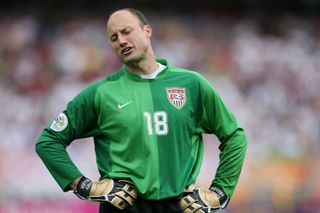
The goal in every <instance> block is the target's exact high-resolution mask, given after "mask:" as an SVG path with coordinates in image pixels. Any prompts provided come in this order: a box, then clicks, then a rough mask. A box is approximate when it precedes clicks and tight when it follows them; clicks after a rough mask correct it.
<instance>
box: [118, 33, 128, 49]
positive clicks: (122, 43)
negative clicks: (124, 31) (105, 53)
mask: <svg viewBox="0 0 320 213" xmlns="http://www.w3.org/2000/svg"><path fill="white" fill-rule="evenodd" d="M118 41H119V45H120V47H125V46H126V45H127V39H126V37H125V36H124V35H121V34H120V35H118Z"/></svg>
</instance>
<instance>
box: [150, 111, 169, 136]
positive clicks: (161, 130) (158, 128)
mask: <svg viewBox="0 0 320 213" xmlns="http://www.w3.org/2000/svg"><path fill="white" fill-rule="evenodd" d="M144 117H145V118H146V122H147V129H148V134H149V135H153V134H154V132H155V134H157V135H166V134H168V116H167V113H166V112H164V111H159V112H155V113H154V114H153V122H152V116H151V113H150V112H144ZM153 123H154V130H153V125H152V124H153Z"/></svg>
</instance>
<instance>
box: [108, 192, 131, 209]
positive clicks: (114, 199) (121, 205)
mask: <svg viewBox="0 0 320 213" xmlns="http://www.w3.org/2000/svg"><path fill="white" fill-rule="evenodd" d="M108 200H109V202H110V203H111V204H112V205H113V206H115V207H116V208H118V209H121V210H123V209H125V208H126V207H127V202H125V200H123V199H122V198H121V197H118V196H116V195H109V196H108Z"/></svg>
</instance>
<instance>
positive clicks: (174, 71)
mask: <svg viewBox="0 0 320 213" xmlns="http://www.w3.org/2000/svg"><path fill="white" fill-rule="evenodd" d="M169 69H170V73H171V75H174V76H180V77H183V78H188V79H193V80H195V81H202V80H204V79H205V78H204V77H203V76H202V74H201V73H199V72H197V71H195V70H189V69H185V68H181V67H173V66H170V67H169Z"/></svg>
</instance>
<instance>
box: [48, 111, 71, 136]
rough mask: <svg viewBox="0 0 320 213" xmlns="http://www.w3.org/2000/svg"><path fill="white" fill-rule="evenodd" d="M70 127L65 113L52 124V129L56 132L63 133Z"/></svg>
mask: <svg viewBox="0 0 320 213" xmlns="http://www.w3.org/2000/svg"><path fill="white" fill-rule="evenodd" d="M67 126H68V118H67V116H66V115H65V114H64V113H60V114H59V115H58V117H57V118H56V119H54V121H53V122H52V123H51V125H50V129H52V130H53V131H56V132H61V131H62V130H64V129H65V128H66V127H67Z"/></svg>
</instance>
